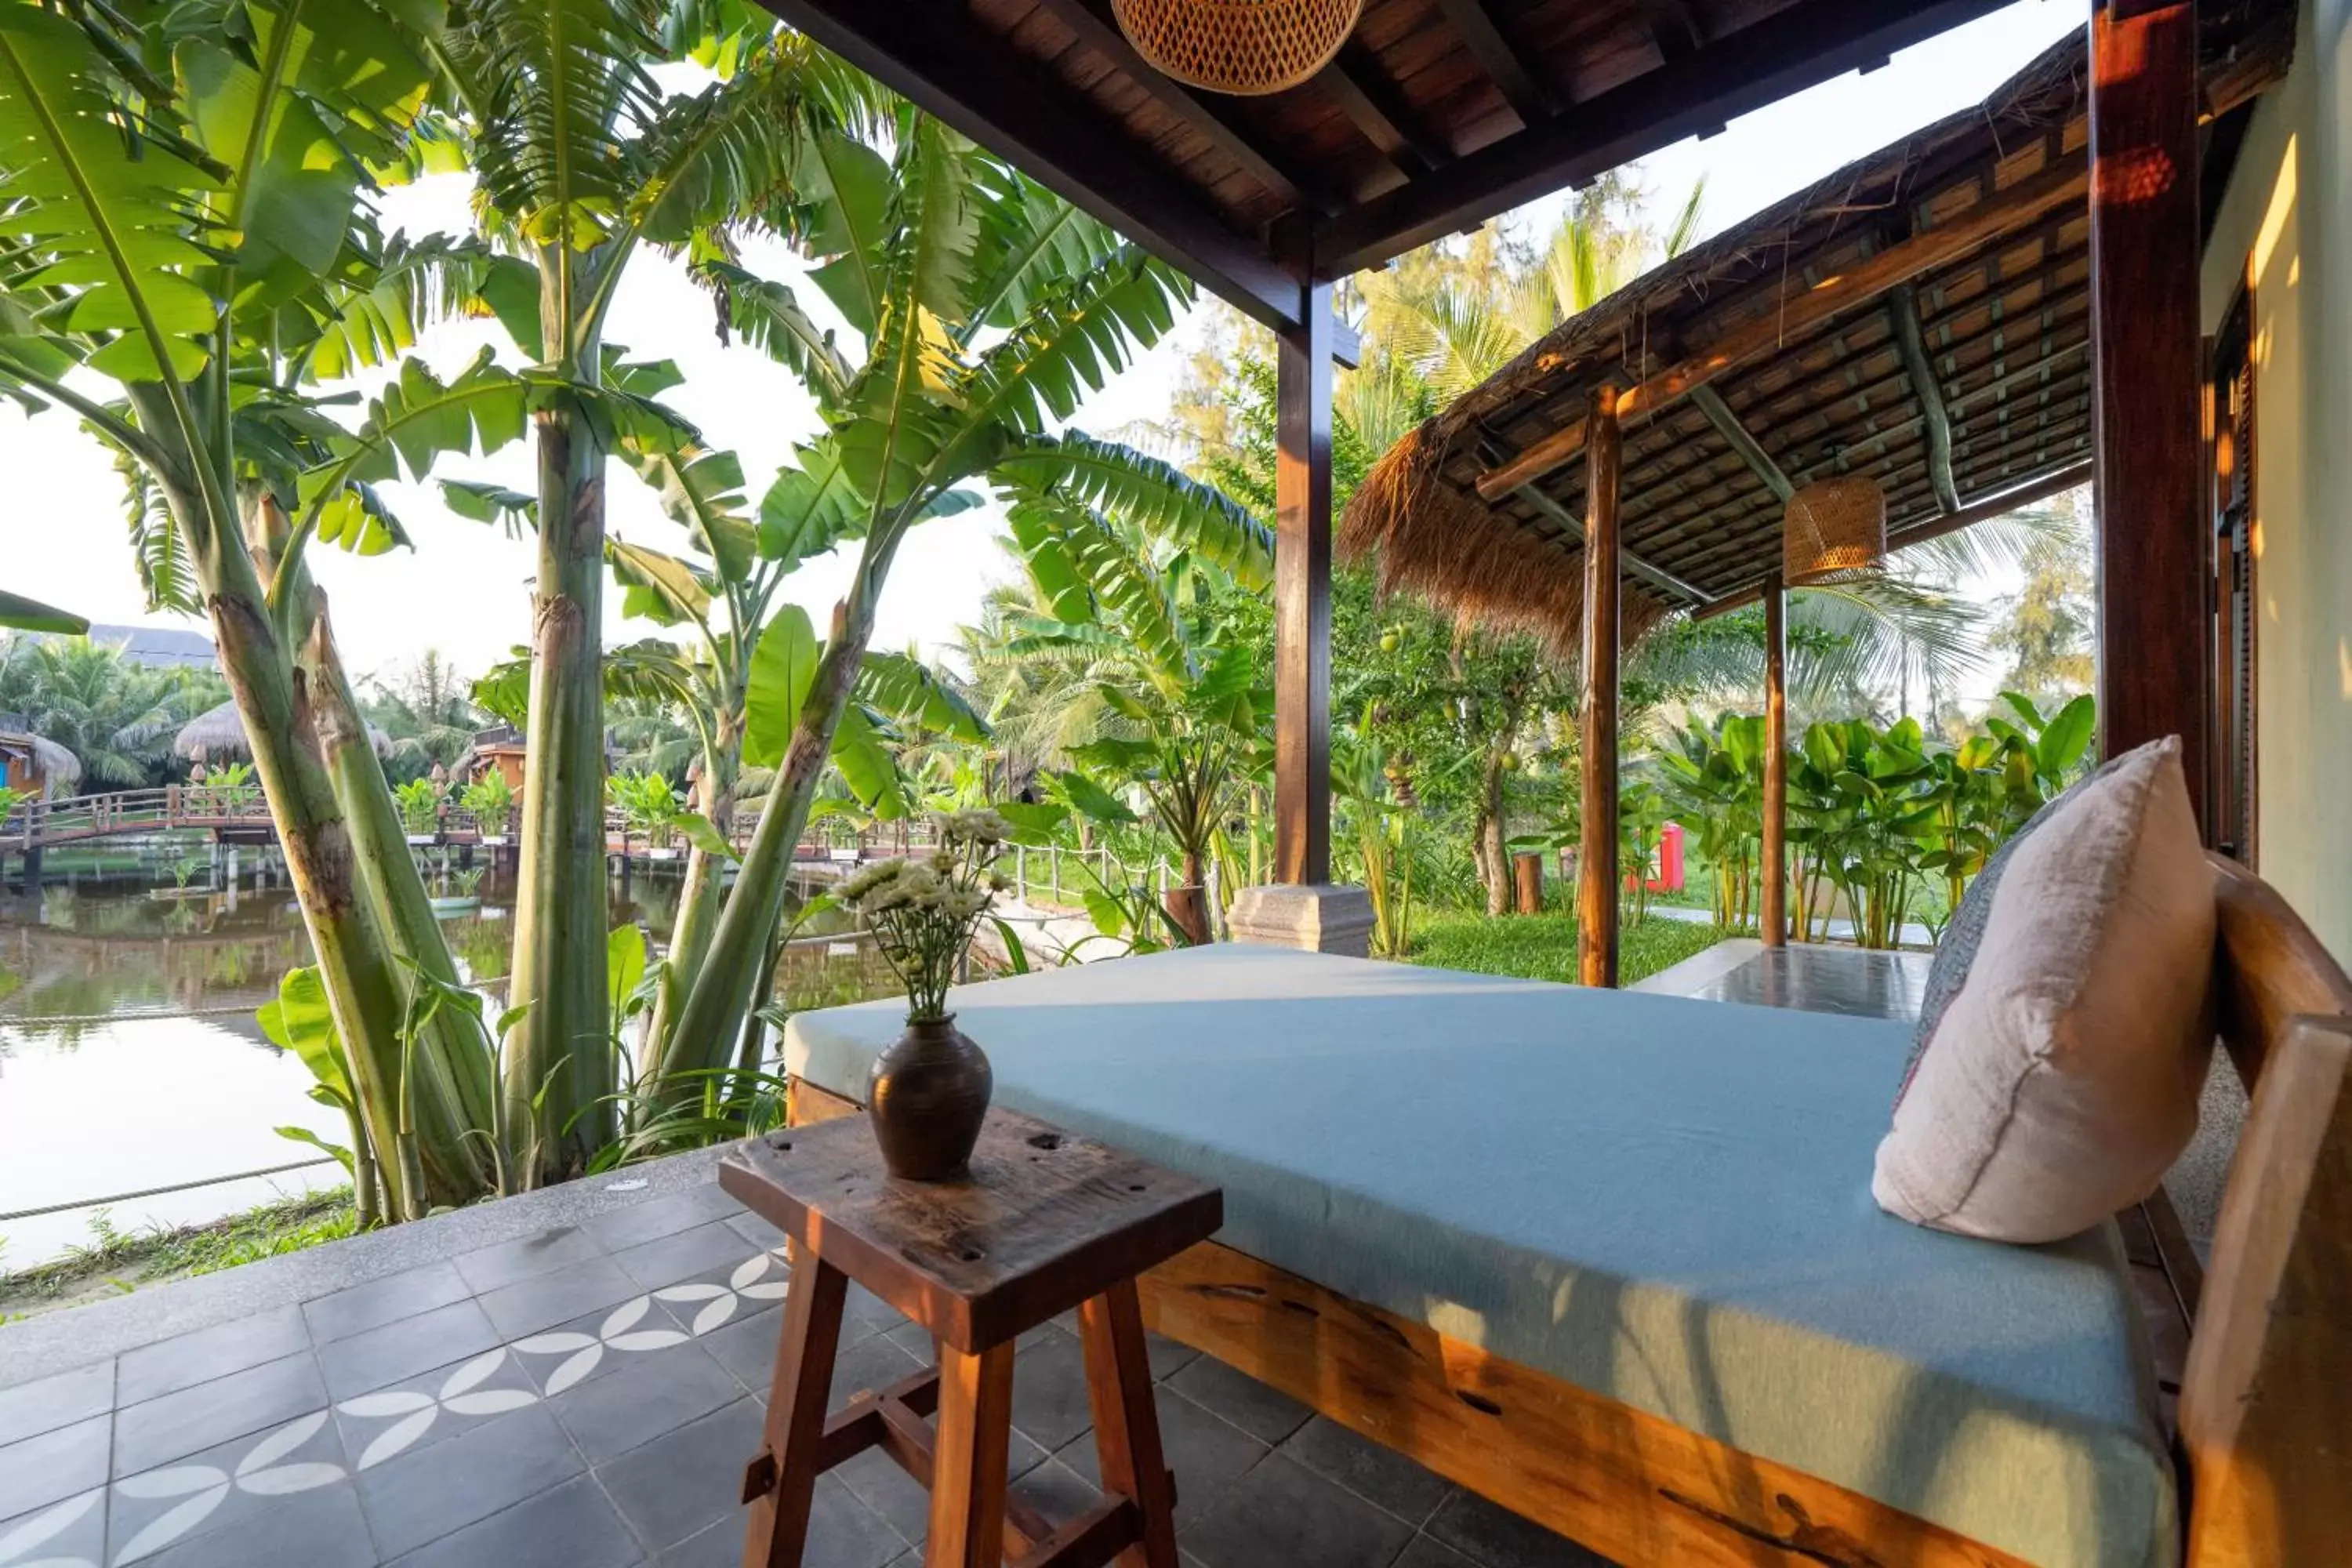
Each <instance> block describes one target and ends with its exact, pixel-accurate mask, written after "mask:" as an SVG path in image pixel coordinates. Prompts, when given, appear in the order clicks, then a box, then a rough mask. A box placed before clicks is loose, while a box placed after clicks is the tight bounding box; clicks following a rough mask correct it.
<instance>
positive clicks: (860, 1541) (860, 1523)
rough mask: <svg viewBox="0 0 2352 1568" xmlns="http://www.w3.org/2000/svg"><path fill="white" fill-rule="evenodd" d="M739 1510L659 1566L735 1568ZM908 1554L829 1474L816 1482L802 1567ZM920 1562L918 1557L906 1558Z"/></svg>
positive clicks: (836, 1566) (846, 1566)
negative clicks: (806, 1549) (806, 1548)
mask: <svg viewBox="0 0 2352 1568" xmlns="http://www.w3.org/2000/svg"><path fill="white" fill-rule="evenodd" d="M745 1528H746V1526H745V1523H744V1518H743V1516H742V1510H737V1514H736V1516H735V1517H731V1518H728V1519H722V1520H720V1521H719V1522H718V1523H716V1524H713V1525H710V1526H709V1527H708V1528H706V1529H704V1530H702V1531H698V1533H696V1534H695V1535H693V1536H692V1537H690V1538H689V1539H688V1540H686V1541H683V1542H679V1543H678V1544H677V1545H676V1546H673V1547H671V1548H670V1549H669V1550H668V1551H667V1552H663V1553H662V1555H661V1563H662V1568H736V1565H737V1564H738V1563H741V1562H742V1561H743V1531H744V1530H745ZM905 1557H907V1542H904V1541H902V1540H900V1539H899V1537H898V1532H897V1531H894V1530H892V1529H891V1528H890V1527H889V1526H888V1525H887V1524H885V1523H883V1522H882V1521H880V1520H879V1519H877V1518H876V1517H875V1516H874V1515H873V1514H872V1513H871V1512H869V1511H868V1510H866V1508H865V1507H864V1506H863V1505H861V1504H860V1503H859V1502H858V1501H857V1500H856V1498H855V1497H853V1496H851V1495H850V1493H849V1492H848V1490H847V1489H845V1488H844V1487H843V1486H842V1485H841V1484H840V1483H839V1482H838V1481H836V1480H835V1479H834V1478H833V1477H831V1476H825V1477H823V1478H821V1479H819V1480H818V1481H817V1483H816V1497H815V1500H814V1502H813V1503H812V1504H811V1506H810V1509H809V1535H808V1551H807V1552H806V1554H805V1555H804V1556H803V1558H802V1560H801V1562H802V1568H883V1565H884V1564H886V1563H898V1561H900V1560H901V1559H902V1558H905ZM908 1561H911V1562H918V1563H919V1562H920V1561H921V1559H920V1558H908Z"/></svg>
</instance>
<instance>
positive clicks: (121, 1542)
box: [107, 1409, 350, 1564]
mask: <svg viewBox="0 0 2352 1568" xmlns="http://www.w3.org/2000/svg"><path fill="white" fill-rule="evenodd" d="M349 1473H350V1469H349V1466H348V1464H347V1462H346V1459H345V1457H344V1453H343V1446H342V1442H341V1438H340V1437H339V1436H338V1435H337V1433H336V1431H335V1426H334V1422H333V1421H332V1420H331V1417H330V1415H329V1413H328V1412H327V1411H325V1410H323V1409H320V1410H314V1411H311V1412H310V1413H309V1414H308V1415H302V1416H299V1417H297V1418H296V1419H294V1420H292V1421H289V1422H287V1423H285V1424H284V1425H283V1426H278V1427H275V1428H273V1429H271V1430H270V1431H268V1432H265V1433H261V1434H259V1435H258V1436H250V1435H249V1436H243V1437H239V1438H237V1439H236V1440H235V1441H234V1442H229V1443H224V1444H221V1445H220V1446H218V1447H213V1448H207V1449H205V1450H204V1451H203V1452H201V1453H198V1454H194V1455H191V1456H189V1457H188V1458H184V1459H181V1460H178V1461H175V1462H174V1463H173V1464H169V1465H165V1466H163V1467H162V1468H158V1469H152V1470H142V1471H141V1472H140V1473H139V1474H137V1475H134V1476H126V1477H124V1478H123V1479H121V1480H119V1481H117V1482H115V1483H114V1492H113V1496H112V1498H111V1500H110V1502H109V1505H108V1522H107V1539H108V1541H109V1542H110V1549H111V1550H112V1552H113V1553H114V1557H113V1561H114V1563H117V1564H121V1563H130V1562H136V1561H139V1560H141V1559H143V1558H147V1557H151V1556H153V1555H155V1554H156V1553H158V1552H163V1550H164V1549H165V1548H167V1547H172V1546H176V1545H178V1544H180V1543H181V1542H187V1541H194V1540H195V1539H197V1538H199V1537H201V1536H206V1535H212V1534H215V1533H217V1532H220V1531H231V1530H241V1529H243V1528H244V1527H245V1526H246V1525H247V1523H248V1522H249V1521H253V1520H255V1519H257V1518H258V1517H259V1516H260V1515H262V1514H265V1513H268V1512H270V1511H272V1510H275V1509H277V1508H278V1507H279V1506H281V1505H282V1504H283V1503H285V1502H286V1500H288V1499H289V1498H293V1497H297V1496H299V1495H300V1494H302V1493H305V1492H311V1491H320V1490H323V1489H327V1488H329V1487H333V1486H336V1485H339V1484H341V1482H342V1481H343V1480H344V1479H345V1478H346V1477H347V1476H348V1475H349Z"/></svg>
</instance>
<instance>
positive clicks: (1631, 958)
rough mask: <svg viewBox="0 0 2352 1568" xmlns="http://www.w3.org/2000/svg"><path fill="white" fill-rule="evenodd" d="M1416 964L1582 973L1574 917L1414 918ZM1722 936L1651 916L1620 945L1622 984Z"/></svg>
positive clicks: (1449, 913)
mask: <svg viewBox="0 0 2352 1568" xmlns="http://www.w3.org/2000/svg"><path fill="white" fill-rule="evenodd" d="M1414 928H1415V929H1414V931H1413V942H1412V962H1413V963H1426V964H1429V965H1430V966H1432V967H1433V968H1437V969H1467V970H1471V971H1474V972H1475V973H1480V974H1515V975H1518V976H1521V977H1523V978H1526V979H1529V980H1560V981H1567V980H1572V979H1574V978H1575V976H1576V917H1575V916H1574V915H1550V914H1547V915H1501V916H1493V915H1486V914H1477V913H1472V912H1470V911H1467V910H1445V911H1444V912H1442V913H1437V914H1425V915H1422V916H1420V917H1419V918H1418V919H1417V920H1416V921H1414ZM1722 940H1723V933H1722V932H1720V931H1717V930H1716V929H1715V928H1714V927H1713V926H1711V925H1696V924H1693V923H1692V922H1690V921H1670V920H1647V921H1643V922H1642V923H1641V924H1639V925H1632V926H1627V927H1626V928H1625V931H1624V936H1623V939H1622V945H1621V946H1620V948H1619V950H1618V960H1617V962H1618V979H1619V983H1620V984H1625V985H1631V984H1633V983H1634V982H1635V981H1638V980H1646V979H1647V978H1649V977H1650V976H1651V975H1653V974H1655V973H1658V971H1660V970H1662V969H1670V968H1672V967H1673V966H1674V965H1675V964H1677V963H1681V962H1682V961H1683V960H1684V959H1685V958H1689V957H1691V956H1693V955H1694V954H1696V953H1701V952H1706V950H1707V949H1708V948H1710V947H1713V946H1714V945H1715V944H1716V943H1717V942H1721V941H1722Z"/></svg>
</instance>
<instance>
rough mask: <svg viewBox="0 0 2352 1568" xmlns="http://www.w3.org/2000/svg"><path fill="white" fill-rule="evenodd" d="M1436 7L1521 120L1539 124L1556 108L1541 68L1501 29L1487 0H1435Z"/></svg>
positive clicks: (1525, 123) (1555, 101)
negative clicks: (1544, 81) (1488, 7)
mask: <svg viewBox="0 0 2352 1568" xmlns="http://www.w3.org/2000/svg"><path fill="white" fill-rule="evenodd" d="M1437 8H1438V9H1439V10H1440V11H1443V12H1444V13H1445V19H1446V21H1448V22H1449V23H1451V24H1453V26H1454V31H1455V32H1456V33H1458V34H1460V35H1461V37H1462V42H1463V43H1464V45H1465V46H1466V47H1468V48H1469V50H1470V56H1471V58H1473V59H1475V60H1476V61H1477V62H1478V68H1479V69H1480V70H1483V71H1485V72H1486V75H1487V78H1488V79H1490V80H1492V81H1493V82H1494V84H1495V85H1496V87H1497V88H1499V89H1502V93H1503V101H1504V102H1506V103H1507V104H1509V105H1510V106H1511V112H1512V113H1514V114H1516V115H1517V116H1518V117H1519V123H1520V124H1522V125H1526V126H1536V125H1540V124H1542V123H1543V122H1544V121H1547V120H1549V119H1550V118H1551V117H1552V116H1553V115H1554V114H1556V113H1558V112H1559V100H1557V99H1556V98H1554V97H1553V95H1552V91H1551V89H1549V88H1548V87H1546V86H1545V85H1544V84H1543V68H1542V67H1541V65H1540V64H1539V63H1538V61H1537V60H1536V59H1535V58H1533V57H1532V56H1531V55H1529V54H1528V52H1527V51H1526V50H1524V49H1522V48H1521V47H1519V46H1518V45H1517V43H1515V42H1513V41H1512V40H1511V38H1510V37H1507V35H1506V34H1505V33H1504V31H1503V28H1502V25H1501V24H1500V23H1498V22H1497V21H1496V20H1495V14H1494V13H1493V12H1492V11H1490V10H1488V9H1487V0H1437Z"/></svg>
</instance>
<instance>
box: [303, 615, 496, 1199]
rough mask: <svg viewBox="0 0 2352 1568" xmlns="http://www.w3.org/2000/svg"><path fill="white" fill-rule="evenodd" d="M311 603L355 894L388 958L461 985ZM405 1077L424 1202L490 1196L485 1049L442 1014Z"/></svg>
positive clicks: (323, 743) (316, 692)
mask: <svg viewBox="0 0 2352 1568" xmlns="http://www.w3.org/2000/svg"><path fill="white" fill-rule="evenodd" d="M314 603H315V605H316V606H317V607H316V609H315V610H314V612H313V616H312V619H311V625H310V635H309V636H308V637H306V638H305V639H304V642H303V645H302V647H301V648H300V650H299V668H300V670H301V673H302V676H303V679H304V681H305V684H306V685H307V686H308V687H309V689H310V693H311V699H312V704H311V711H312V714H313V722H314V726H315V728H316V730H317V731H318V739H319V746H320V754H321V756H322V757H323V758H324V759H325V761H326V763H327V767H328V770H329V773H330V774H331V777H332V779H333V781H334V786H335V794H336V797H337V798H338V800H340V801H341V805H342V807H343V813H344V820H345V821H346V822H347V823H348V824H349V825H350V828H351V834H352V849H353V852H354V854H355V856H356V858H357V859H358V862H359V866H360V871H361V879H362V886H364V887H365V889H367V891H368V893H369V895H370V898H371V900H372V902H373V907H374V910H375V916H376V920H377V921H378V923H379V925H380V927H381V929H382V930H383V931H384V933H385V934H386V936H387V937H388V938H389V939H390V941H391V943H392V945H393V948H394V951H395V952H398V953H399V954H401V956H403V957H404V958H406V959H407V960H408V961H409V962H410V963H414V964H415V965H416V967H417V968H418V970H420V971H421V972H422V973H425V974H427V975H430V976H431V977H432V978H434V979H436V980H438V981H441V982H443V983H445V984H450V985H456V984H460V978H459V975H458V973H457V961H456V960H455V959H453V958H452V957H451V956H450V954H449V944H448V942H446V941H445V940H444V939H443V937H442V935H441V923H440V921H437V920H436V919H435V918H434V915H433V906H432V903H431V901H430V900H429V899H428V898H427V896H426V894H425V879H424V878H423V877H422V876H420V875H419V874H418V873H417V869H416V860H415V857H414V856H413V855H412V854H411V853H410V851H409V847H408V839H407V835H406V832H405V830H404V827H403V826H402V824H401V820H400V811H399V808H398V807H397V806H396V805H394V802H393V798H392V789H391V786H390V784H387V783H386V782H385V779H384V776H383V764H382V763H380V762H378V761H377V759H376V754H375V747H374V744H373V742H371V741H370V740H369V738H368V732H367V724H366V721H365V720H363V719H362V717H361V714H360V710H359V701H358V699H357V698H356V697H354V696H353V694H352V686H351V680H350V678H349V676H348V675H347V674H346V672H345V670H344V668H343V662H342V657H341V654H340V653H338V652H337V650H336V647H335V637H334V632H333V629H332V627H331V626H330V625H329V623H328V620H327V613H326V603H325V595H315V596H314ZM409 984H413V983H409ZM401 989H402V990H403V991H405V990H407V989H408V984H402V986H401ZM409 1068H410V1083H409V1086H408V1087H409V1092H410V1095H411V1101H412V1104H413V1106H414V1108H415V1119H416V1121H417V1125H418V1143H419V1151H418V1152H419V1156H420V1160H421V1163H422V1164H423V1167H424V1170H425V1184H426V1186H425V1195H426V1197H427V1198H428V1199H429V1200H430V1201H431V1202H432V1203H434V1204H458V1203H467V1202H470V1201H472V1200H473V1199H475V1198H478V1197H482V1196H486V1195H488V1194H489V1193H491V1192H493V1191H495V1190H496V1185H497V1178H496V1170H495V1162H494V1161H493V1160H492V1159H491V1157H490V1151H489V1150H488V1149H486V1148H485V1147H483V1146H482V1143H481V1140H480V1137H479V1136H478V1134H480V1133H482V1132H486V1131H488V1129H489V1128H490V1127H491V1126H492V1125H493V1120H492V1117H491V1111H490V1100H491V1096H492V1095H493V1094H495V1093H496V1092H497V1086H496V1085H495V1084H494V1083H493V1082H492V1080H491V1071H490V1061H489V1057H488V1052H487V1051H486V1049H485V1048H484V1046H483V1043H482V1041H481V1040H480V1039H479V1038H478V1037H477V1036H476V1034H475V1032H474V1030H473V1029H472V1028H471V1027H470V1026H468V1025H467V1024H466V1023H465V1022H464V1021H463V1020H462V1019H461V1018H460V1017H459V1016H458V1015H457V1014H456V1013H455V1012H454V1011H453V1010H451V1009H449V1008H446V1007H444V1008H442V1009H440V1010H439V1011H438V1013H437V1014H436V1016H435V1019H434V1021H433V1022H432V1023H431V1024H429V1025H427V1026H425V1033H424V1036H423V1037H422V1038H421V1039H419V1040H418V1041H417V1042H416V1048H415V1050H414V1051H413V1052H412V1053H411V1054H410V1057H409Z"/></svg>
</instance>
